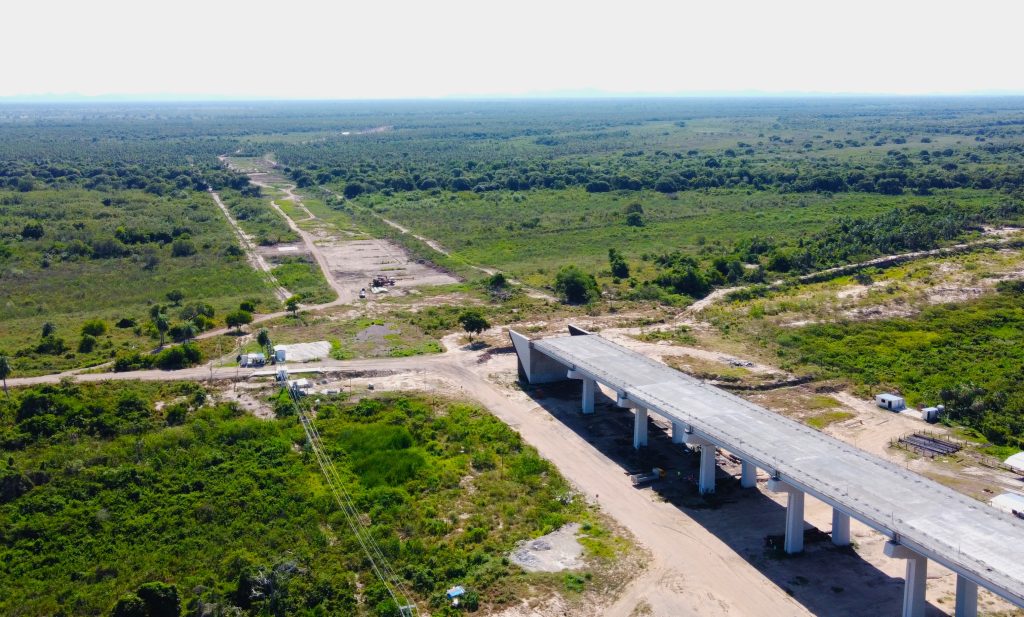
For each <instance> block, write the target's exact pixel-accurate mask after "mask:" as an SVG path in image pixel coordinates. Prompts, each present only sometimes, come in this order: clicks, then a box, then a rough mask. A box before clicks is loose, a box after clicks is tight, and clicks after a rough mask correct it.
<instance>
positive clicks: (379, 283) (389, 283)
mask: <svg viewBox="0 0 1024 617" xmlns="http://www.w3.org/2000/svg"><path fill="white" fill-rule="evenodd" d="M394 286H395V279H393V278H391V277H390V276H388V275H386V274H378V275H377V276H375V277H373V280H372V281H371V282H370V287H394Z"/></svg>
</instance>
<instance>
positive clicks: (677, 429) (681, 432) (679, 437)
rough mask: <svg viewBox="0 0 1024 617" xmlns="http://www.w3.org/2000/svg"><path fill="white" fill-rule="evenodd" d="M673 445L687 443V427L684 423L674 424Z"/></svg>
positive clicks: (674, 422)
mask: <svg viewBox="0 0 1024 617" xmlns="http://www.w3.org/2000/svg"><path fill="white" fill-rule="evenodd" d="M672 443H686V425H685V424H683V423H682V422H676V421H674V420H673V422H672Z"/></svg>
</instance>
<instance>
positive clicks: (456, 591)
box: [448, 585, 466, 600]
mask: <svg viewBox="0 0 1024 617" xmlns="http://www.w3.org/2000/svg"><path fill="white" fill-rule="evenodd" d="M464 593H466V590H465V589H463V588H462V585H456V586H455V587H452V588H451V589H449V590H448V599H449V600H450V599H452V598H457V597H459V596H461V595H462V594H464Z"/></svg>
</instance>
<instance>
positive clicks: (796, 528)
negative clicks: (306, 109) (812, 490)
mask: <svg viewBox="0 0 1024 617" xmlns="http://www.w3.org/2000/svg"><path fill="white" fill-rule="evenodd" d="M767 488H768V490H769V491H772V492H773V493H786V541H785V543H784V544H783V549H784V550H785V551H786V553H787V554H789V555H794V554H796V553H800V552H803V550H804V492H803V491H801V490H800V489H798V488H796V487H795V486H792V485H789V484H786V483H785V482H783V481H782V480H777V479H775V478H772V479H771V480H769V481H768V485H767Z"/></svg>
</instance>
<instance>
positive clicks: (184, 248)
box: [171, 238, 196, 257]
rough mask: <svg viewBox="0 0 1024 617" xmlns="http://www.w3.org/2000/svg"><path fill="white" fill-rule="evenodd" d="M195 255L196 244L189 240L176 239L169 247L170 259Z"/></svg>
mask: <svg viewBox="0 0 1024 617" xmlns="http://www.w3.org/2000/svg"><path fill="white" fill-rule="evenodd" d="M195 254H196V244H195V242H192V240H191V239H190V238H178V239H177V240H175V241H174V243H173V244H172V245H171V256H172V257H188V256H189V255H195Z"/></svg>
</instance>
